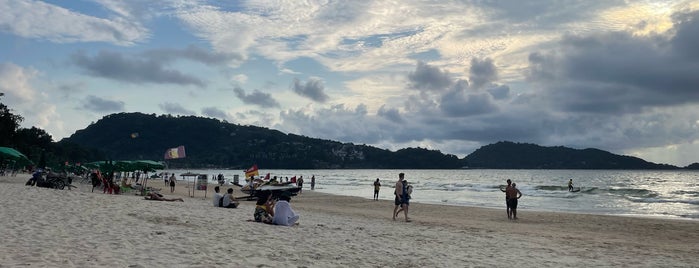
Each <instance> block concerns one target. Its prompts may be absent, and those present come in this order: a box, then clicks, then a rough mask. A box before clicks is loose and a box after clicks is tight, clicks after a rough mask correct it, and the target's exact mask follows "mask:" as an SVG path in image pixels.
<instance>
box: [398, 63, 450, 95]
mask: <svg viewBox="0 0 699 268" xmlns="http://www.w3.org/2000/svg"><path fill="white" fill-rule="evenodd" d="M452 80H453V78H451V77H450V75H449V72H447V71H442V70H440V69H439V68H438V67H434V66H430V65H428V64H427V63H424V62H422V61H420V62H418V63H417V67H416V68H415V71H414V72H411V73H410V74H408V81H410V85H409V86H410V87H411V88H414V89H419V90H428V91H441V90H445V89H447V88H448V87H449V86H450V85H451V83H452Z"/></svg>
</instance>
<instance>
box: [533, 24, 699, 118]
mask: <svg viewBox="0 0 699 268" xmlns="http://www.w3.org/2000/svg"><path fill="white" fill-rule="evenodd" d="M698 14H699V13H696V12H695V13H691V14H683V15H682V16H681V17H682V19H681V20H678V21H676V22H675V28H674V29H673V30H674V31H670V33H669V34H671V33H674V36H668V35H667V34H666V35H654V36H635V35H632V34H629V33H625V32H612V33H600V34H594V35H588V36H565V37H564V38H563V39H562V41H561V42H560V44H559V45H560V46H559V49H558V50H555V51H548V52H545V53H538V52H537V53H532V54H531V55H530V57H529V63H530V67H529V72H528V75H529V79H530V81H532V82H535V83H538V85H540V86H541V87H542V88H543V89H544V90H545V91H544V92H545V93H544V94H546V95H548V96H550V97H551V102H552V104H553V105H554V106H555V107H557V108H558V109H561V110H564V111H573V112H590V113H637V112H640V111H642V110H644V109H646V108H652V107H665V106H670V105H676V104H688V103H699V91H698V90H697V88H699V75H697V74H698V73H699V57H697V56H696V54H697V53H699V52H696V51H697V50H696V47H698V46H699V43H697V41H698V40H699V38H697V36H699V15H698Z"/></svg>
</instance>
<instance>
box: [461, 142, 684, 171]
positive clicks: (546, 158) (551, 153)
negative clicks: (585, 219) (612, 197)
mask: <svg viewBox="0 0 699 268" xmlns="http://www.w3.org/2000/svg"><path fill="white" fill-rule="evenodd" d="M464 160H465V161H466V164H467V165H468V166H469V167H470V168H492V169H675V168H677V167H675V166H671V165H663V164H655V163H651V162H647V161H645V160H643V159H640V158H637V157H632V156H624V155H616V154H612V153H610V152H606V151H602V150H599V149H583V150H578V149H571V148H566V147H562V146H556V147H543V146H539V145H536V144H529V143H514V142H498V143H494V144H490V145H486V146H483V147H481V148H480V149H478V150H476V151H475V152H473V153H471V154H470V155H468V156H466V158H465V159H464Z"/></svg>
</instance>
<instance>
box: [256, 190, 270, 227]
mask: <svg viewBox="0 0 699 268" xmlns="http://www.w3.org/2000/svg"><path fill="white" fill-rule="evenodd" d="M271 196H272V195H267V196H261V197H260V198H259V199H257V203H256V204H255V205H256V206H255V211H254V212H253V217H254V218H255V221H256V222H262V223H269V224H271V223H272V221H273V220H274V200H273V199H272V198H271Z"/></svg>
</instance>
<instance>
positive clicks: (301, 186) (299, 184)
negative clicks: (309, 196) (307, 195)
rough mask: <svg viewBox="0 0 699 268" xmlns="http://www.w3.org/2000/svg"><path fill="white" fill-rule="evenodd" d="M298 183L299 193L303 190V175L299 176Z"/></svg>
mask: <svg viewBox="0 0 699 268" xmlns="http://www.w3.org/2000/svg"><path fill="white" fill-rule="evenodd" d="M296 184H297V185H298V186H299V194H300V193H302V192H303V176H301V177H299V180H298V182H296Z"/></svg>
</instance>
